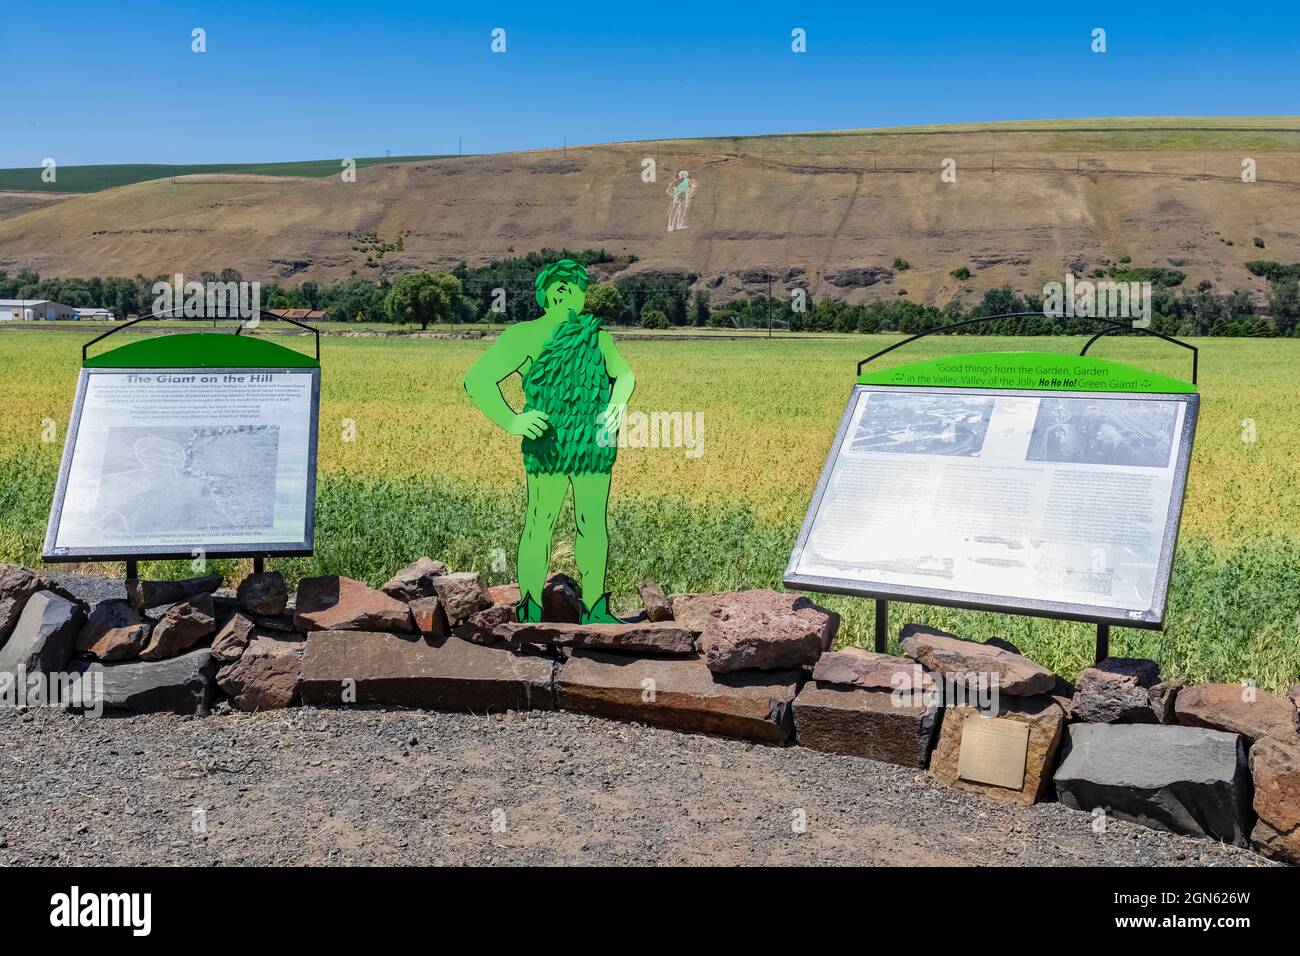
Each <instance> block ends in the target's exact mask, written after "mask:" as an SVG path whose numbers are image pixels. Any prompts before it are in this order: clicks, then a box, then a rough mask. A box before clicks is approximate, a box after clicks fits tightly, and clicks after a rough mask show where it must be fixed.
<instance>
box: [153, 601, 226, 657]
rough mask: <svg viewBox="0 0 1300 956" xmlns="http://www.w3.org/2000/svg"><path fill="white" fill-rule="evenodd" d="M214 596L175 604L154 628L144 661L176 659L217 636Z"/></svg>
mask: <svg viewBox="0 0 1300 956" xmlns="http://www.w3.org/2000/svg"><path fill="white" fill-rule="evenodd" d="M213 610H214V609H213V605H212V595H211V594H208V593H205V592H200V593H199V594H196V595H194V597H192V598H190V599H189V600H188V601H182V602H181V603H179V604H173V605H172V606H171V607H169V608H168V609H167V613H166V614H164V615H163V616H162V620H160V621H159V622H158V623H157V624H155V625H154V628H153V633H151V634H150V635H149V643H148V644H146V645H145V648H144V650H143V651H141V652H140V657H141V658H142V659H144V660H146V661H159V660H163V659H164V658H168V657H176V656H177V655H178V654H183V653H184V652H185V651H188V650H189V649H190V648H192V647H194V646H195V645H196V644H198V643H199V642H200V641H201V640H203V639H204V638H205V637H211V636H212V634H214V633H215V632H216V629H217V622H216V619H215V618H214V617H213Z"/></svg>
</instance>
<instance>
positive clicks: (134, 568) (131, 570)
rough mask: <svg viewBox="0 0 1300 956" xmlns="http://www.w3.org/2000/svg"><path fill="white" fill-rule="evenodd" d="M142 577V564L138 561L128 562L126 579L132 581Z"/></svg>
mask: <svg viewBox="0 0 1300 956" xmlns="http://www.w3.org/2000/svg"><path fill="white" fill-rule="evenodd" d="M139 576H140V563H139V562H138V561H131V560H128V561H127V562H126V579H127V580H128V581H132V580H134V579H135V578H138V577H139Z"/></svg>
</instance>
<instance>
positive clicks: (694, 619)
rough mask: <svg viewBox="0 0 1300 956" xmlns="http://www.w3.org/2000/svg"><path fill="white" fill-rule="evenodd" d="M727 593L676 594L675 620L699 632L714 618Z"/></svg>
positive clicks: (673, 604)
mask: <svg viewBox="0 0 1300 956" xmlns="http://www.w3.org/2000/svg"><path fill="white" fill-rule="evenodd" d="M727 596H728V595H727V594H674V595H673V596H672V599H671V604H672V611H673V620H674V621H676V622H677V623H678V624H681V625H683V626H685V627H689V628H690V629H691V630H692V631H694V632H695V633H696V634H699V633H700V632H701V631H703V630H704V628H705V627H707V626H708V623H709V621H710V620H712V619H713V611H714V609H715V608H717V606H718V603H719V601H720V600H721V599H723V598H725V597H727Z"/></svg>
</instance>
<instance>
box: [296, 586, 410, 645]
mask: <svg viewBox="0 0 1300 956" xmlns="http://www.w3.org/2000/svg"><path fill="white" fill-rule="evenodd" d="M293 621H294V626H295V627H296V628H297V629H298V630H299V631H303V632H307V631H396V632H400V633H410V632H412V631H414V630H415V622H414V621H413V620H412V619H411V610H410V608H408V607H407V606H406V605H405V604H403V603H402V602H401V601H399V600H397V599H396V598H391V597H389V596H388V595H387V594H384V593H383V592H382V591H376V590H375V589H374V588H368V587H366V586H365V585H364V584H362V583H361V582H360V581H354V580H353V579H352V578H345V577H342V576H340V575H337V574H330V575H326V576H324V577H318V578H304V579H303V581H302V582H301V583H300V584H299V585H298V599H297V603H296V605H295V608H294V617H293Z"/></svg>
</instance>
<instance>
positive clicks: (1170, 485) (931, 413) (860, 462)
mask: <svg viewBox="0 0 1300 956" xmlns="http://www.w3.org/2000/svg"><path fill="white" fill-rule="evenodd" d="M1197 407H1198V397H1197V395H1196V394H1195V393H1194V392H1168V393H1156V392H1141V393H1131V392H1114V391H1096V392H1085V391H1062V390H1056V389H1051V388H1045V389H1041V390H1033V389H1019V388H949V387H931V386H892V385H870V384H859V385H856V386H855V387H854V389H853V393H852V395H851V397H850V399H849V403H848V407H847V408H846V409H845V412H844V417H843V419H842V421H841V423H840V429H839V433H838V435H837V436H836V439H835V444H834V446H833V447H832V449H831V452H830V454H829V456H828V457H827V460H826V465H825V468H824V469H823V472H822V476H821V481H820V483H819V484H818V486H817V490H816V492H815V494H814V495H813V498H812V502H811V504H810V506H809V509H808V515H807V517H806V519H805V521H804V524H803V529H802V531H801V532H800V535H799V539H798V541H797V543H796V545H795V548H794V550H793V552H792V554H791V556H790V563H789V566H788V568H787V571H786V575H785V583H786V584H787V585H789V586H791V587H794V588H800V589H804V590H812V591H831V592H838V593H850V594H860V595H864V596H868V597H876V598H887V599H898V600H903V601H914V602H918V603H930V604H946V605H951V606H954V607H969V608H980V609H987V610H1000V611H1017V612H1021V613H1028V614H1038V615H1043V616H1048V617H1061V618H1069V619H1074V620H1084V621H1096V622H1102V623H1119V624H1124V625H1128V626H1131V627H1159V626H1160V625H1161V623H1162V622H1163V619H1164V608H1165V593H1166V590H1167V587H1168V583H1169V570H1170V565H1171V563H1172V560H1173V553H1174V544H1175V541H1176V539H1177V534H1178V522H1179V516H1180V514H1181V511H1182V501H1183V492H1184V489H1185V486H1186V482H1187V468H1188V462H1189V459H1190V455H1191V446H1192V436H1193V434H1194V430H1195V424H1196V413H1197Z"/></svg>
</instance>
